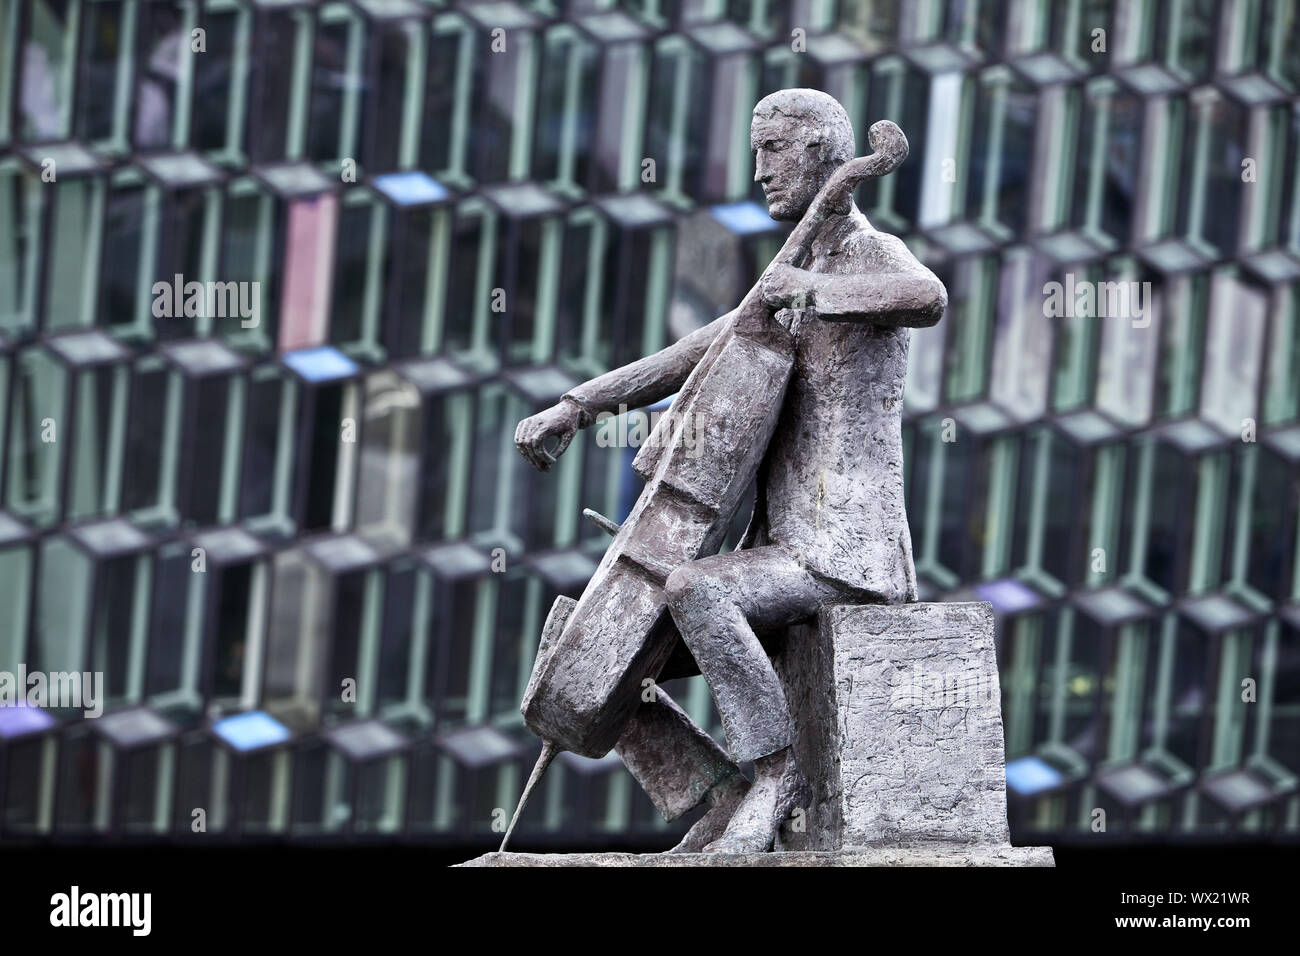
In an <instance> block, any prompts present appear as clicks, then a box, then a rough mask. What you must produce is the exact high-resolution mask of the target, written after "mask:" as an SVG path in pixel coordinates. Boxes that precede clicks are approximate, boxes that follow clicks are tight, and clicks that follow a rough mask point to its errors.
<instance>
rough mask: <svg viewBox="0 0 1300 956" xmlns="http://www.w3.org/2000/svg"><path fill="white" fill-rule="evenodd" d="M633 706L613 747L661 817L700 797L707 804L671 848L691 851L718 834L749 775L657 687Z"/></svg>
mask: <svg viewBox="0 0 1300 956" xmlns="http://www.w3.org/2000/svg"><path fill="white" fill-rule="evenodd" d="M654 693H655V698H654V700H651V701H647V702H644V703H642V704H641V706H640V707H639V708H637V710H636V713H634V714H633V715H632V720H631V721H630V722H629V723H628V726H627V729H626V730H625V731H623V736H622V737H620V738H619V741H618V743H617V744H615V745H614V749H615V750H616V751H617V752H618V755H619V756H620V757H622V758H623V763H624V764H625V765H626V766H627V769H628V770H630V771H631V773H632V776H633V777H635V778H636V781H637V783H639V784H640V785H641V788H642V789H643V790H645V792H646V794H647V795H648V796H649V797H650V800H651V802H653V803H654V805H655V807H656V809H658V810H659V812H660V813H662V814H663V815H664V819H665V820H676V819H677V818H678V817H680V816H681V815H682V814H684V813H688V812H689V811H691V810H693V809H695V808H696V807H697V806H699V805H700V804H701V803H702V802H707V803H708V804H709V805H710V810H709V812H708V813H706V814H705V815H704V816H703V817H701V818H700V819H699V820H698V821H696V823H695V825H694V826H692V827H691V829H690V831H689V832H688V833H687V834H686V837H685V839H683V840H682V841H681V843H679V844H678V845H677V846H676V847H674V848H673V851H674V852H678V853H695V852H699V851H700V850H702V849H703V848H704V846H705V844H707V843H709V842H710V841H712V840H714V839H716V838H717V837H719V836H721V835H722V833H723V832H724V830H725V829H726V826H727V822H728V821H729V820H730V819H731V814H732V812H733V811H734V810H735V809H736V806H737V804H739V803H740V800H741V798H742V797H743V796H744V795H745V792H746V791H747V790H748V789H749V781H748V780H746V779H745V778H744V776H743V775H742V774H741V773H740V768H738V767H737V766H736V765H735V763H733V762H732V760H731V759H730V758H729V757H728V756H727V755H726V753H725V752H723V750H722V748H721V747H719V746H718V745H717V743H716V742H715V741H714V740H713V738H712V737H710V736H709V735H708V734H706V733H705V732H704V731H703V730H701V729H700V727H699V726H698V725H696V723H695V722H694V721H693V720H691V718H690V716H689V715H687V713H686V711H684V710H682V709H681V707H679V706H677V703H676V701H674V700H673V699H672V698H671V697H669V696H668V694H667V693H666V692H665V691H664V690H663V688H661V687H657V686H656V687H655V688H654Z"/></svg>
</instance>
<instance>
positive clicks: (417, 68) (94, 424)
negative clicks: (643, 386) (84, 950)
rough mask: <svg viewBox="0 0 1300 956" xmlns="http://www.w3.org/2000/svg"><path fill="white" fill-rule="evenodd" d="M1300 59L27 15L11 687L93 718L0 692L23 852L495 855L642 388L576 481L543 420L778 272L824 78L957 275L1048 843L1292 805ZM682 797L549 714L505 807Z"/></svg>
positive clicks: (810, 12)
mask: <svg viewBox="0 0 1300 956" xmlns="http://www.w3.org/2000/svg"><path fill="white" fill-rule="evenodd" d="M1298 50H1300V3H1297V2H1296V0H1059V2H1048V0H914V2H904V0H892V2H886V0H856V2H855V0H791V2H777V0H532V2H523V0H518V2H509V0H500V2H498V0H483V2H451V0H447V2H440V0H323V2H311V0H0V672H6V673H9V674H13V675H17V674H18V673H19V672H20V670H23V671H24V672H28V673H30V672H37V671H39V672H43V673H47V674H48V673H55V672H77V673H81V672H86V673H90V674H100V675H102V693H101V697H102V701H101V703H102V706H103V716H100V717H97V718H86V717H85V716H84V715H83V713H82V709H81V708H75V707H60V706H30V707H0V842H2V841H4V840H16V839H26V838H38V839H39V838H45V837H50V836H56V837H71V838H86V839H93V838H96V837H97V836H102V835H105V834H123V835H128V836H134V835H151V836H155V837H156V836H159V835H166V836H169V837H170V838H173V839H176V840H189V839H198V838H199V837H197V836H196V829H198V824H197V822H196V821H198V820H200V819H201V820H202V822H203V827H202V829H204V830H205V831H206V832H207V833H219V834H224V835H227V836H230V837H239V836H245V835H248V836H253V835H258V836H268V835H269V836H283V837H287V838H290V839H302V840H324V839H330V838H335V837H349V836H357V837H364V836H378V837H383V838H392V837H394V836H397V837H401V838H404V839H420V840H435V841H445V842H449V843H469V842H486V841H488V840H491V839H494V838H497V839H499V836H497V834H499V832H500V829H501V827H502V825H503V823H504V820H503V819H502V817H503V816H504V817H505V818H506V819H508V816H509V813H510V812H511V811H512V809H513V807H514V805H515V802H516V800H517V798H518V794H519V791H520V789H521V787H522V784H523V780H524V778H525V776H526V774H527V770H528V768H529V767H530V766H531V764H532V760H533V758H534V757H535V755H536V753H537V748H538V743H537V741H536V739H535V738H534V737H533V736H532V735H531V734H530V733H529V732H528V731H527V730H526V729H525V728H524V727H523V725H522V721H521V719H520V716H519V713H518V705H519V700H520V697H521V695H522V691H523V688H524V685H525V683H526V681H527V677H528V673H529V670H530V667H531V664H532V660H533V655H534V652H535V649H536V645H537V640H538V637H539V635H540V632H541V626H542V622H543V620H544V619H545V615H546V613H547V610H548V609H549V608H550V606H551V603H552V601H553V600H554V598H555V596H556V595H558V594H568V595H572V596H576V595H578V594H579V593H580V592H581V590H582V588H583V586H584V585H585V583H586V580H587V578H588V577H589V576H590V574H591V573H592V571H593V570H594V568H595V565H596V562H597V561H598V560H599V558H600V555H601V553H602V551H603V547H604V544H605V542H606V540H607V538H606V537H605V535H604V533H603V532H602V531H601V530H600V529H598V528H596V527H594V526H592V525H589V524H587V523H586V522H583V521H582V520H581V513H582V510H583V509H584V508H593V509H595V510H596V511H599V512H601V513H602V514H605V515H609V516H610V517H612V518H614V519H615V520H620V519H621V518H622V517H623V516H625V515H626V513H627V512H628V510H629V508H630V506H631V503H632V502H633V501H634V500H635V497H636V494H637V492H638V490H639V483H638V480H637V479H636V478H635V476H634V475H633V473H632V472H631V469H630V462H631V457H632V455H633V453H634V451H635V449H634V448H629V447H628V445H629V442H628V441H627V440H625V439H626V437H627V435H628V434H629V433H634V432H636V431H637V430H638V428H642V424H641V423H640V419H638V418H637V417H636V416H637V415H638V414H644V413H633V414H632V415H630V416H629V419H630V420H629V421H625V422H624V423H623V424H622V425H621V426H618V425H609V426H605V428H604V430H602V428H600V427H597V428H594V429H593V430H592V431H591V432H588V433H583V434H582V435H580V436H579V438H578V439H577V440H575V442H574V444H573V445H572V447H571V448H570V449H569V451H568V452H567V453H566V455H565V456H564V458H563V459H561V461H560V462H559V463H558V464H557V466H556V467H555V468H554V469H553V470H552V471H551V472H550V473H548V474H546V475H540V474H538V473H536V472H534V471H532V470H531V469H530V468H529V466H528V465H527V464H526V462H525V461H524V460H523V458H522V457H521V456H519V455H518V454H517V453H516V451H515V449H514V447H513V441H512V439H513V434H514V428H515V424H516V422H517V421H518V420H519V419H521V418H522V417H525V416H526V415H529V414H531V413H533V412H535V411H538V410H540V409H542V408H544V407H546V406H547V405H549V404H551V403H552V402H554V401H555V400H556V399H557V398H558V397H559V396H560V395H561V394H562V393H564V392H565V391H566V390H567V389H569V388H570V387H572V386H573V385H574V384H576V383H578V382H580V381H583V380H585V379H587V378H590V377H592V376H594V375H596V374H599V373H601V372H603V371H605V370H607V369H610V368H613V367H615V366H618V365H621V364H624V363H626V362H628V361H631V360H633V359H635V358H638V357H640V356H642V355H644V354H647V353H648V352H650V351H653V350H656V349H658V348H661V347H663V346H665V345H667V344H669V343H670V342H672V341H673V340H675V339H676V338H677V337H679V336H681V335H683V334H685V333H686V332H688V331H690V330H691V329H693V328H695V327H697V326H698V325H700V324H702V323H703V322H706V321H709V320H711V319H712V318H714V317H716V316H717V315H719V314H722V313H723V312H724V311H727V310H729V309H730V308H732V307H733V306H734V305H735V303H736V302H737V301H738V300H739V299H740V297H741V296H742V295H743V294H744V292H745V290H746V289H747V288H748V287H749V285H750V284H752V282H753V281H754V280H755V279H756V277H757V276H758V275H759V273H760V271H761V269H762V267H763V266H764V265H765V264H766V262H767V261H768V260H769V259H770V258H771V256H772V255H773V254H774V253H775V251H776V250H777V249H778V248H779V245H780V242H781V241H782V239H783V238H784V236H785V234H786V231H787V230H788V226H786V225H779V224H777V223H774V222H772V221H771V220H770V219H769V218H768V216H767V214H766V209H765V207H764V206H763V205H762V204H761V199H762V194H761V191H760V190H759V189H758V187H757V185H756V184H755V183H754V182H753V181H752V176H753V167H752V160H751V155H750V152H749V148H748V125H749V116H750V111H751V109H752V108H753V105H754V104H755V103H756V102H757V101H758V99H759V98H761V97H762V96H763V95H765V94H766V93H768V92H771V91H773V90H776V89H780V88H783V87H790V86H806V87H815V88H818V89H822V90H825V91H827V92H829V93H831V94H832V95H834V96H835V97H836V98H837V99H839V100H840V102H842V103H843V104H844V106H845V107H846V109H847V110H848V112H849V114H850V116H851V118H852V119H853V122H854V125H855V128H856V129H857V131H858V136H859V149H860V151H862V150H865V148H866V147H865V131H866V129H867V128H868V127H869V125H870V124H871V123H872V122H874V121H876V120H878V119H891V120H893V121H895V122H896V123H898V124H899V125H900V126H901V127H902V128H903V130H904V131H905V132H906V133H907V135H908V138H909V140H910V143H911V155H910V157H909V159H908V160H907V162H906V163H905V164H904V166H903V167H902V168H901V169H900V170H899V171H898V172H897V173H895V174H894V175H892V176H890V177H888V178H887V179H884V180H881V181H879V182H876V183H869V184H867V185H865V186H864V187H863V188H862V189H861V190H860V192H859V194H858V197H857V198H858V204H859V206H860V207H861V208H862V210H863V211H864V212H865V213H866V215H867V216H868V218H869V219H871V221H872V222H873V223H874V224H875V225H876V226H877V227H878V228H881V229H885V230H888V231H890V232H894V233H896V234H898V235H899V236H901V237H902V238H904V240H905V241H906V242H907V243H908V245H909V246H910V247H911V248H912V249H913V250H914V252H915V253H916V254H917V255H918V257H919V258H921V259H922V261H924V262H925V263H926V264H927V265H928V266H929V267H930V268H932V269H933V270H934V271H935V273H936V274H937V275H939V277H940V278H941V279H942V280H943V281H944V283H945V285H946V286H947V288H948V292H949V307H948V311H947V314H946V316H945V318H944V319H943V321H941V322H940V323H939V324H938V325H937V326H935V327H933V328H930V329H924V330H915V331H914V332H913V335H912V344H911V355H910V368H909V375H908V390H907V395H906V406H905V444H906V453H907V461H906V480H907V495H908V509H909V514H910V519H911V529H912V537H913V543H914V550H915V554H916V563H917V571H918V576H919V578H920V581H921V590H922V599H923V600H988V601H990V602H992V604H993V606H994V608H995V610H996V612H997V616H998V656H999V666H1000V670H1001V683H1002V693H1003V714H1004V721H1005V730H1006V745H1007V782H1008V798H1009V803H1010V813H1011V822H1012V833H1013V839H1015V840H1016V842H1019V843H1034V844H1043V843H1051V842H1054V841H1057V840H1069V839H1085V838H1087V837H1088V836H1089V835H1091V834H1094V833H1095V832H1096V831H1097V823H1098V820H1099V819H1100V818H1099V816H1098V810H1102V811H1104V819H1105V821H1106V823H1105V826H1106V832H1109V833H1116V832H1118V833H1125V834H1136V835H1139V836H1140V835H1143V834H1146V835H1159V836H1160V837H1161V838H1170V839H1183V840H1197V839H1206V838H1219V837H1222V836H1223V835H1225V834H1227V835H1235V836H1238V837H1241V838H1253V839H1268V838H1270V836H1271V835H1277V834H1285V835H1289V836H1291V837H1295V836H1296V835H1297V834H1300V561H1298V560H1297V557H1298V556H1300V535H1298V534H1297V531H1298V529H1300V497H1298V494H1297V489H1298V488H1300V190H1298V189H1297V185H1296V184H1297V182H1300V53H1297V51H1298ZM620 428H622V429H623V431H622V432H620V431H619V429H620ZM642 430H644V429H643V428H642ZM739 530H740V529H739V528H737V529H735V531H736V532H738V531H739ZM733 540H734V534H733ZM670 691H671V692H672V693H674V696H675V697H677V698H678V699H679V700H680V701H681V702H682V703H683V706H685V707H686V708H687V709H688V710H689V711H690V712H691V713H692V714H693V715H694V716H695V717H696V719H697V720H700V721H701V722H702V723H703V724H704V725H705V726H706V727H711V728H712V729H713V731H714V732H715V733H717V734H719V735H720V733H721V728H720V726H719V725H718V721H717V719H716V717H715V716H714V715H713V714H712V711H711V703H710V697H709V693H708V688H707V686H706V685H705V684H704V683H703V680H702V679H701V678H693V679H691V680H690V681H687V682H684V683H683V684H681V685H676V686H674V687H672V688H670ZM18 693H20V694H21V693H22V691H21V690H20V691H18ZM200 811H201V812H200ZM684 822H686V821H683V822H682V823H679V824H678V825H675V826H673V827H669V826H668V825H666V824H664V822H663V821H662V820H661V819H659V818H658V816H657V814H656V813H655V811H654V809H653V807H652V806H651V804H650V802H649V800H648V799H647V798H645V797H644V795H642V794H641V793H640V791H639V789H638V788H637V786H636V785H635V783H634V782H633V781H632V779H631V777H630V776H629V775H628V774H627V773H626V771H625V770H624V769H623V768H622V766H621V764H620V762H619V761H618V759H617V757H615V756H613V755H610V756H608V757H606V758H603V759H601V760H589V759H586V758H579V757H574V756H573V755H570V754H566V755H563V756H562V757H561V758H560V759H559V760H558V761H557V763H556V765H555V767H554V768H553V769H552V770H551V771H550V773H549V774H548V776H547V778H546V779H545V781H544V783H543V786H542V789H541V791H540V792H539V794H538V796H537V797H535V798H534V802H533V803H532V804H531V806H530V810H529V812H528V813H527V814H526V815H525V816H524V818H523V820H522V822H521V825H520V829H519V831H518V833H519V839H520V841H521V842H523V841H525V840H528V839H533V840H538V841H542V840H545V841H550V842H552V843H554V844H557V845H559V844H574V845H576V844H579V843H583V842H588V841H596V842H609V841H610V840H613V839H617V840H619V841H622V842H625V843H626V842H633V843H635V842H637V841H641V842H642V843H644V844H645V845H646V846H649V845H652V844H656V843H657V844H659V845H668V844H669V843H671V842H673V837H672V834H673V833H675V832H677V831H678V830H680V829H681V828H682V826H683V824H684Z"/></svg>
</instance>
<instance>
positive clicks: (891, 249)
mask: <svg viewBox="0 0 1300 956" xmlns="http://www.w3.org/2000/svg"><path fill="white" fill-rule="evenodd" d="M844 218H845V220H846V223H845V228H844V230H843V232H842V235H841V238H840V240H839V249H840V251H839V255H842V256H847V257H849V258H850V259H851V261H852V262H853V265H854V269H853V271H855V272H865V273H887V274H891V275H897V274H900V273H901V274H914V275H929V274H930V273H929V270H928V269H926V267H925V266H923V265H921V263H920V261H919V260H918V259H917V258H916V256H915V255H913V254H912V250H911V249H909V248H907V243H905V242H903V240H902V239H900V238H898V236H895V235H893V234H892V233H888V232H882V231H880V230H879V229H877V228H875V227H874V226H872V225H871V223H870V222H868V221H867V217H866V216H864V215H863V214H862V213H861V211H859V210H858V209H857V208H854V210H853V211H852V212H851V213H849V215H847V216H845V217H844Z"/></svg>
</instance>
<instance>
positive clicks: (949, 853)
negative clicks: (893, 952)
mask: <svg viewBox="0 0 1300 956" xmlns="http://www.w3.org/2000/svg"><path fill="white" fill-rule="evenodd" d="M458 865H459V866H651V867H664V866H669V867H678V866H1055V865H1056V860H1055V858H1054V857H1053V856H1052V848H1051V847H1050V846H990V845H989V844H987V843H977V844H965V845H954V844H919V845H916V846H880V847H871V846H861V847H846V848H845V849H843V850H821V851H812V850H801V851H793V852H788V853H484V854H483V855H482V856H478V857H475V858H474V859H472V860H467V861H465V862H464V863H460V864H458Z"/></svg>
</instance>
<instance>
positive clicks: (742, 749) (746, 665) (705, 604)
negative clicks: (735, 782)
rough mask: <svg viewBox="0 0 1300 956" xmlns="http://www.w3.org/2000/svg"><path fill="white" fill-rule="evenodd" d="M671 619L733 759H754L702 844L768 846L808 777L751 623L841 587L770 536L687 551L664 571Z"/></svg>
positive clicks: (778, 618) (801, 607)
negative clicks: (726, 817) (745, 785)
mask: <svg viewBox="0 0 1300 956" xmlns="http://www.w3.org/2000/svg"><path fill="white" fill-rule="evenodd" d="M666 593H667V597H668V607H669V610H670V611H671V612H672V615H673V620H674V622H675V623H676V624H677V628H678V630H679V631H680V632H681V635H682V640H684V641H685V642H686V645H687V646H688V647H689V648H690V650H691V654H692V655H693V656H694V657H695V660H696V662H697V663H698V664H699V666H700V671H701V672H702V673H703V674H704V676H705V679H706V680H708V682H709V689H710V690H711V691H712V692H713V699H714V701H715V702H716V703H717V707H718V713H719V714H720V716H721V717H722V726H723V729H724V730H725V731H726V734H727V745H728V748H729V749H730V751H731V756H732V759H733V760H735V761H736V762H737V763H741V762H743V761H746V760H753V761H754V769H755V780H754V785H753V787H752V788H751V789H750V791H749V793H748V794H747V795H746V796H745V799H744V800H743V801H742V802H741V804H740V806H739V807H738V808H737V811H736V813H735V814H734V815H733V817H732V820H731V822H730V824H729V825H728V827H727V831H726V834H725V835H724V837H723V838H722V839H721V840H719V841H718V842H717V843H716V844H714V845H713V846H711V847H710V849H719V850H726V851H734V852H754V851H762V850H766V849H769V848H770V847H771V845H772V842H773V839H774V838H775V836H776V832H777V829H778V828H779V826H780V823H781V821H782V820H783V819H785V818H786V817H787V816H788V814H789V813H790V811H791V809H793V807H794V806H795V805H796V804H797V802H798V800H800V799H801V798H803V797H804V795H805V794H806V791H807V785H806V783H805V782H804V780H803V777H802V775H801V774H800V773H799V770H798V768H797V767H796V766H795V762H794V751H793V749H792V748H791V745H792V744H793V743H794V737H795V729H794V721H793V720H792V718H791V716H790V709H789V706H788V705H787V703H786V699H785V692H784V690H783V689H782V687H781V681H780V679H779V678H778V677H777V674H776V671H775V670H774V669H773V667H772V662H771V661H770V660H769V659H768V656H767V652H766V651H765V650H764V649H763V646H762V644H761V643H760V642H759V640H758V637H757V636H756V635H755V633H754V627H760V628H768V627H778V626H784V625H788V624H793V623H795V622H796V621H800V620H804V619H807V618H809V617H811V616H813V615H814V614H816V613H817V610H818V608H819V607H821V605H822V604H824V603H827V602H830V601H833V600H835V599H837V598H838V597H840V596H841V593H842V592H841V589H840V588H838V587H837V586H835V585H833V584H831V583H829V582H826V581H823V580H822V579H820V578H817V577H815V576H814V575H813V574H811V573H810V572H809V571H808V570H807V568H806V567H804V566H803V565H802V564H801V563H800V562H799V561H798V560H797V558H796V556H795V555H794V554H792V553H791V552H789V551H787V550H786V549H785V548H782V547H779V546H772V547H765V548H756V549H754V550H750V551H732V552H728V553H726V554H718V555H713V556H712V557H707V558H701V559H700V560H698V561H692V562H691V563H689V564H685V565H683V566H681V567H680V568H678V569H677V570H676V571H674V572H673V573H672V574H671V575H670V576H669V578H668V582H667V586H666Z"/></svg>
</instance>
